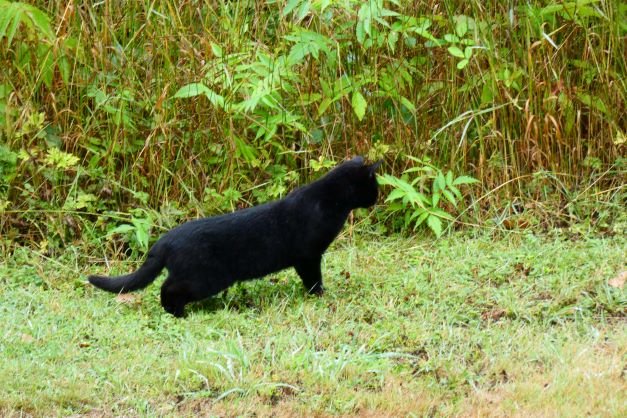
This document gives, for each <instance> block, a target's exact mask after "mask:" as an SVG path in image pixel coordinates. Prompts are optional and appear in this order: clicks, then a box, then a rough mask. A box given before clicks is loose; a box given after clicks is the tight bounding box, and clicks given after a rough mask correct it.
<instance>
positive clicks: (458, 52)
mask: <svg viewBox="0 0 627 418" xmlns="http://www.w3.org/2000/svg"><path fill="white" fill-rule="evenodd" d="M447 50H448V52H449V53H450V54H451V55H452V56H454V57H457V58H465V57H466V56H465V55H464V51H462V50H461V49H459V47H456V46H449V47H448V48H447Z"/></svg>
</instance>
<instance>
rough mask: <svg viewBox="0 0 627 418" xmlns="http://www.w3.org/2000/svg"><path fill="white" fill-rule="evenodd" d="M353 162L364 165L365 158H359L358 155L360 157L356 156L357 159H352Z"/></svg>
mask: <svg viewBox="0 0 627 418" xmlns="http://www.w3.org/2000/svg"><path fill="white" fill-rule="evenodd" d="M351 161H354V162H356V163H359V164H361V165H364V157H361V156H359V155H358V156H356V157H353V158H351Z"/></svg>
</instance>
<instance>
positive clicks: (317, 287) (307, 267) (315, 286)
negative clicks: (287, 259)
mask: <svg viewBox="0 0 627 418" xmlns="http://www.w3.org/2000/svg"><path fill="white" fill-rule="evenodd" d="M320 261H321V258H320V257H316V258H312V259H310V260H305V261H302V262H300V263H298V264H296V265H295V266H294V268H295V269H296V273H298V275H299V276H300V278H301V280H302V281H303V285H304V286H305V289H307V291H308V292H309V293H310V294H312V295H321V294H323V293H324V286H322V272H321V270H320Z"/></svg>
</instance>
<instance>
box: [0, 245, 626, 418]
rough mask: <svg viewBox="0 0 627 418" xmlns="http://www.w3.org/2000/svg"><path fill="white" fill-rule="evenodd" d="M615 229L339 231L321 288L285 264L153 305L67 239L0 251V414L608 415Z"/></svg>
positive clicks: (617, 249)
mask: <svg viewBox="0 0 627 418" xmlns="http://www.w3.org/2000/svg"><path fill="white" fill-rule="evenodd" d="M626 249H627V241H626V240H625V236H624V235H616V236H614V237H607V238H584V237H582V236H580V235H572V236H566V235H560V234H556V235H554V236H552V235H546V236H542V237H539V236H536V235H533V234H531V233H529V234H510V235H505V236H503V235H500V236H491V235H488V234H485V235H480V236H469V235H461V234H457V235H453V236H451V237H448V238H444V239H440V240H437V241H428V240H418V239H402V238H398V237H397V238H380V237H378V236H370V235H368V234H365V233H362V234H359V235H357V236H354V237H352V238H351V237H349V236H348V235H343V236H342V237H341V238H340V239H339V240H338V241H337V242H336V244H334V246H333V247H332V249H331V251H330V252H329V253H328V254H327V256H326V258H325V263H324V270H323V271H324V275H325V278H326V285H327V293H326V294H325V295H324V296H323V297H321V298H315V297H309V296H306V295H305V294H304V292H303V289H302V286H301V284H300V282H299V280H298V279H297V277H296V275H295V274H294V273H293V272H292V271H286V272H281V273H279V274H276V275H273V276H271V277H269V278H266V279H265V280H260V281H255V282H250V283H247V284H244V285H239V286H237V287H235V288H232V289H230V290H229V291H228V292H227V293H226V294H223V295H221V296H218V297H216V298H214V299H212V300H209V301H206V302H204V303H199V304H196V305H192V306H190V307H188V308H191V309H188V311H189V314H188V316H187V318H186V319H183V320H177V319H175V318H173V317H171V316H169V315H167V314H165V313H164V312H163V310H162V309H161V307H160V306H159V303H158V291H159V286H157V285H153V286H151V287H149V288H148V289H147V290H146V291H144V292H139V293H135V294H134V295H133V296H134V297H133V298H132V299H131V300H127V301H120V300H118V299H116V298H115V297H114V296H112V295H110V294H107V293H104V292H102V291H99V290H96V289H93V288H92V287H90V286H89V285H87V284H86V283H85V281H84V279H85V275H86V274H88V273H92V272H101V273H106V272H122V271H128V270H130V269H133V268H134V267H136V263H135V262H131V261H127V262H125V261H110V265H109V268H108V267H106V266H105V264H104V262H103V259H102V258H103V257H102V256H101V255H99V254H96V253H93V252H92V253H90V254H88V255H86V254H84V253H83V251H82V250H81V249H79V248H69V249H68V250H67V251H66V252H65V253H64V254H63V255H62V256H60V257H58V258H49V257H46V256H45V255H43V254H41V253H38V252H36V251H33V250H30V249H26V248H22V247H17V248H14V249H13V253H12V254H8V253H5V254H3V257H2V260H4V261H3V262H2V264H1V266H0V300H1V301H2V302H1V303H0V318H2V321H1V322H0V335H2V339H0V358H1V359H2V360H1V361H0V381H1V382H3V383H2V384H1V385H0V413H1V414H2V415H3V416H12V415H13V416H18V415H20V414H21V413H27V414H33V415H37V416H42V415H46V416H50V415H69V414H83V413H85V414H88V413H91V414H93V415H96V416H101V415H104V416H120V415H126V416H129V415H130V416H137V415H140V416H156V415H166V416H178V415H194V414H204V415H211V414H213V415H220V416H225V415H237V414H248V415H250V414H253V413H256V414H257V415H258V416H268V415H270V414H275V415H277V416H289V415H292V416H293V415H308V416H312V415H314V416H327V415H339V414H343V415H360V416H407V415H411V414H414V415H415V416H423V415H427V414H429V415H444V416H451V415H463V416H471V415H472V416H477V415H480V416H485V415H491V416H522V415H526V416H583V415H587V416H590V415H592V416H616V417H620V416H625V414H627V404H626V401H625V396H624V394H625V388H626V383H625V367H626V365H627V362H626V356H627V327H626V326H625V308H626V306H627V299H626V297H625V296H626V295H625V290H621V289H617V288H613V287H610V286H608V285H607V282H608V280H609V279H611V278H612V277H615V276H616V275H617V274H618V273H619V272H621V271H623V270H624V269H625V258H624V254H625V251H626Z"/></svg>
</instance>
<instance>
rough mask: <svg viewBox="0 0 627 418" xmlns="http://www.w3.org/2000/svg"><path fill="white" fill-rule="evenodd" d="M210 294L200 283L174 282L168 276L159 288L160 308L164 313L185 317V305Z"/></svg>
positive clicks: (177, 280)
mask: <svg viewBox="0 0 627 418" xmlns="http://www.w3.org/2000/svg"><path fill="white" fill-rule="evenodd" d="M212 294H213V293H212V292H211V289H209V288H208V287H207V286H206V285H205V284H203V283H202V282H199V281H191V280H190V281H187V280H179V279H176V280H175V279H174V277H173V276H172V275H170V276H169V277H168V278H167V279H166V281H165V282H163V285H162V286H161V306H163V309H165V311H166V312H168V313H171V314H172V315H174V316H176V317H177V318H180V317H182V316H184V315H185V305H187V304H188V303H190V302H194V301H197V300H201V299H204V298H206V297H209V296H212Z"/></svg>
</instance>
